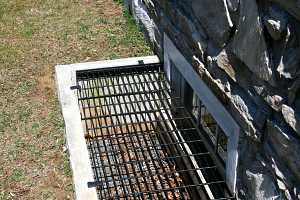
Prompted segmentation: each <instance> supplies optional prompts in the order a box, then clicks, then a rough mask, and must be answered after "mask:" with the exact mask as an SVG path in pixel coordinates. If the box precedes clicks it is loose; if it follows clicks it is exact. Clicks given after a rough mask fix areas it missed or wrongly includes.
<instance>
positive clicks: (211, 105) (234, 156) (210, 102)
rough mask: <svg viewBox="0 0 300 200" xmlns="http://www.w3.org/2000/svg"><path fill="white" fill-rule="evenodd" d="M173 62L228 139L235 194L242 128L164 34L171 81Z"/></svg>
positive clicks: (229, 180) (231, 184)
mask: <svg viewBox="0 0 300 200" xmlns="http://www.w3.org/2000/svg"><path fill="white" fill-rule="evenodd" d="M171 62H172V63H173V64H174V65H175V66H176V68H177V69H178V71H179V72H180V73H181V75H182V76H183V77H184V79H185V80H186V81H187V82H188V83H189V84H190V86H191V87H192V88H193V90H194V92H195V93H196V94H197V96H198V97H199V99H200V100H201V101H202V103H203V104H204V105H205V107H206V108H207V110H208V111H209V112H210V113H211V115H212V116H213V117H214V119H215V120H216V122H217V123H218V125H219V126H220V127H221V129H222V130H223V131H224V133H225V134H226V135H227V137H228V144H227V152H228V156H227V161H226V183H227V185H228V187H229V189H230V190H231V191H232V192H233V193H235V187H236V176H237V175H236V169H237V163H238V151H237V149H238V139H239V134H240V127H239V125H238V124H237V123H236V122H235V120H234V119H233V118H232V116H231V115H230V114H229V112H228V111H227V110H226V109H225V108H224V106H223V105H222V103H221V102H220V101H219V100H218V99H217V97H216V96H215V95H214V94H213V93H212V91H211V90H210V89H209V87H207V85H206V84H205V83H204V82H203V81H202V80H201V78H200V76H199V75H198V74H197V72H196V71H195V70H194V69H193V67H192V65H191V64H190V63H189V62H188V61H187V60H186V59H185V58H184V56H183V55H182V54H181V53H180V51H179V50H178V49H177V48H176V46H175V45H174V44H173V42H172V41H171V40H170V38H169V37H168V36H167V34H164V69H165V71H166V74H167V77H168V79H169V80H170V73H171V72H170V71H171V70H170V67H171Z"/></svg>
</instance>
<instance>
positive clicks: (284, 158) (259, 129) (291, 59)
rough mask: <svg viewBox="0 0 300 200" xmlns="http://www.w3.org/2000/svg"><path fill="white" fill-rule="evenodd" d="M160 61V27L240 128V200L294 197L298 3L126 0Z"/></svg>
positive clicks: (299, 179)
mask: <svg viewBox="0 0 300 200" xmlns="http://www.w3.org/2000/svg"><path fill="white" fill-rule="evenodd" d="M126 5H127V6H128V8H129V9H130V10H131V11H132V12H133V15H134V17H135V18H136V20H137V21H138V22H139V24H140V25H141V26H142V27H143V28H144V30H145V33H146V35H147V37H148V39H149V41H150V42H151V44H152V46H153V49H154V50H155V51H156V53H157V54H158V55H159V56H160V57H161V59H163V49H164V48H163V46H162V45H163V35H164V33H166V34H167V35H168V36H169V38H170V39H171V40H172V41H173V43H174V44H175V45H176V46H177V48H178V49H179V50H180V51H181V53H182V54H183V55H184V56H185V57H186V59H187V60H188V61H189V62H190V63H191V64H192V66H193V67H194V69H195V71H196V72H197V73H198V74H199V76H200V77H201V78H202V80H203V81H204V82H206V84H207V85H208V86H209V87H210V89H211V90H212V91H213V92H214V94H215V95H216V96H217V97H218V98H219V100H220V101H221V102H222V103H223V104H224V106H225V107H226V108H227V110H228V111H229V112H230V113H231V115H232V116H233V118H234V119H235V120H236V121H237V122H238V123H239V125H240V126H241V128H242V129H243V132H242V133H241V135H240V138H239V141H240V144H239V155H240V156H239V158H240V159H239V163H238V171H237V172H238V180H237V194H238V198H239V199H247V200H248V199H291V200H294V199H300V128H299V127H300V1H299V0H260V1H254V0H180V1H177V0H127V1H126Z"/></svg>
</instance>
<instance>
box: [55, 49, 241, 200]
mask: <svg viewBox="0 0 300 200" xmlns="http://www.w3.org/2000/svg"><path fill="white" fill-rule="evenodd" d="M173 53H174V52H173ZM168 56H169V57H168V59H167V60H165V63H164V64H162V63H160V62H159V60H158V59H157V58H155V57H143V58H128V59H120V60H114V61H101V62H94V63H81V64H74V65H69V66H58V67H57V68H56V72H57V82H58V88H59V96H60V102H61V105H62V110H63V115H64V119H65V124H66V137H67V144H68V148H69V152H70V160H71V167H72V170H73V179H74V184H75V193H76V198H77V199H234V198H235V197H234V189H232V188H233V187H234V185H233V184H232V183H233V182H234V178H235V176H234V175H235V174H234V171H235V167H236V165H235V164H236V163H235V159H236V157H235V154H231V153H232V147H234V148H235V146H234V145H233V144H235V142H236V141H235V140H233V139H232V136H231V135H230V134H228V130H229V129H228V127H229V128H230V126H227V127H225V128H224V125H223V124H220V121H219V118H218V117H217V118H216V115H215V113H212V112H211V107H210V106H209V105H208V104H207V102H206V101H205V98H204V99H203V97H202V96H199V91H197V90H195V88H194V84H193V82H190V80H188V79H187V78H186V75H185V74H184V72H182V71H181V69H180V67H178V62H177V61H176V59H175V60H174V59H172V54H170V55H168ZM177 58H179V57H177ZM170 63H172V64H170ZM233 130H234V129H233ZM228 149H229V150H230V152H231V153H228ZM230 167H233V168H232V169H233V170H230ZM232 174H233V176H232V177H233V179H232V178H229V179H228V177H230V175H232ZM234 184H235V183H234Z"/></svg>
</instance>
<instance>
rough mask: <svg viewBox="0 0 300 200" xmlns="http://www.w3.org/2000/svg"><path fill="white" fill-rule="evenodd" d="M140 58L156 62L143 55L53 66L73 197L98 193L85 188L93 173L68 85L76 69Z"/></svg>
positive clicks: (92, 199)
mask: <svg viewBox="0 0 300 200" xmlns="http://www.w3.org/2000/svg"><path fill="white" fill-rule="evenodd" d="M140 61H143V63H144V64H152V63H153V64H154V63H159V59H158V57H157V56H147V57H135V58H125V59H116V60H105V61H98V62H88V63H77V64H70V65H57V66H56V67H55V72H56V84H57V89H58V96H59V101H60V104H61V108H62V114H63V117H64V122H65V137H66V142H67V147H68V150H69V154H70V163H71V169H72V172H73V183H74V187H75V198H76V199H77V200H87V199H88V200H97V199H98V197H97V192H96V189H95V188H88V184H87V183H88V182H91V181H94V176H93V171H92V168H91V162H90V159H89V154H88V149H87V145H86V142H85V138H84V130H83V127H82V122H81V118H80V110H79V106H78V99H77V95H76V92H75V91H73V90H71V89H70V87H71V86H74V85H76V71H81V70H91V69H100V68H112V67H120V66H130V65H138V64H139V62H140Z"/></svg>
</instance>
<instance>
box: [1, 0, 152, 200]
mask: <svg viewBox="0 0 300 200" xmlns="http://www.w3.org/2000/svg"><path fill="white" fill-rule="evenodd" d="M121 3H122V2H121V1H119V0H118V1H114V0H97V1H96V0H95V1H94V0H80V1H78V0H51V1H49V0H11V1H5V0H0V94H1V95H0V146H1V148H0V200H4V199H5V200H9V199H22V200H23V199H25V200H26V199H72V198H73V190H72V178H71V170H70V166H69V162H68V155H67V152H65V151H64V145H65V141H64V135H63V134H64V124H63V120H62V116H61V114H60V108H59V104H58V101H57V95H56V89H55V81H54V66H55V65H56V64H67V63H76V62H83V61H92V60H103V59H113V58H120V57H131V56H144V55H149V54H151V51H150V49H149V47H148V46H147V45H146V44H145V42H144V38H143V34H142V33H141V32H140V31H139V30H138V28H137V27H136V25H135V24H134V21H133V19H132V17H131V16H129V15H128V13H127V12H126V11H124V10H123V9H122V4H121Z"/></svg>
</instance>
